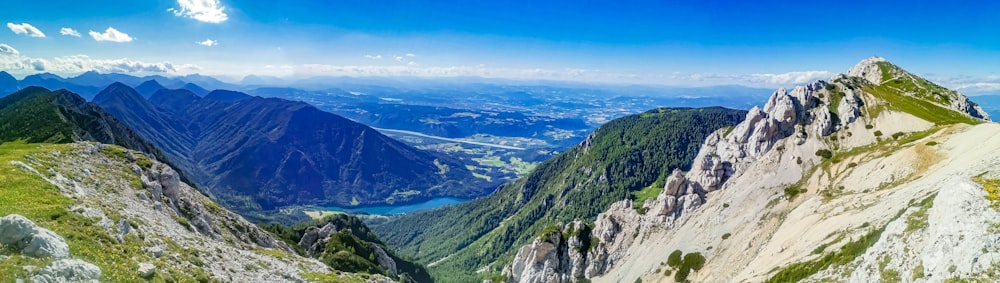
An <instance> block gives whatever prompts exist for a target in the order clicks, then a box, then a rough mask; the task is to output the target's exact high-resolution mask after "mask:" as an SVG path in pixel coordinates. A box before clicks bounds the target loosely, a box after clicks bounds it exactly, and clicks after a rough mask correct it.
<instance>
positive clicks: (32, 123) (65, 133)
mask: <svg viewBox="0 0 1000 283" xmlns="http://www.w3.org/2000/svg"><path fill="white" fill-rule="evenodd" d="M15 140H23V141H26V142H30V143H67V142H75V141H91V142H99V143H104V144H117V145H120V146H123V147H126V148H130V149H134V150H138V151H141V152H145V153H148V154H150V155H153V156H154V157H156V158H158V159H160V160H163V161H165V162H166V160H167V157H166V155H164V154H163V153H162V152H161V151H160V150H159V149H158V148H157V147H155V146H154V145H153V144H152V143H150V142H149V141H148V140H146V139H144V138H143V137H141V136H140V135H138V134H136V133H135V132H134V131H133V130H132V129H131V128H129V127H128V126H127V125H125V124H123V123H121V122H119V121H118V119H115V118H114V117H113V116H111V115H110V114H108V113H107V112H105V111H104V109H102V108H101V107H99V106H98V105H97V104H94V103H90V102H87V101H86V100H84V99H83V98H82V97H80V96H79V95H76V94H75V93H72V92H70V91H67V90H57V91H50V90H48V89H45V88H42V87H27V88H24V89H21V90H20V91H17V92H15V93H13V94H10V95H8V96H5V97H3V98H0V141H3V142H8V141H15Z"/></svg>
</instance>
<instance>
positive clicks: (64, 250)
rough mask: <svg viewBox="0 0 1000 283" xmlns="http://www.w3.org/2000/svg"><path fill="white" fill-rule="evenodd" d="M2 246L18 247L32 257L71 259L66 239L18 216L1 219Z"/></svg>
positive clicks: (0, 239) (0, 242)
mask: <svg viewBox="0 0 1000 283" xmlns="http://www.w3.org/2000/svg"><path fill="white" fill-rule="evenodd" d="M0 244H5V245H12V246H14V247H17V248H18V249H19V250H20V251H21V253H22V254H24V255H26V256H30V257H38V258H43V257H52V258H67V257H69V245H67V244H66V240H65V239H63V238H62V237H61V236H59V235H58V234H56V233H55V232H52V231H51V230H49V229H45V228H41V227H38V226H37V225H35V223H34V222H31V220H28V218H25V217H24V216H21V215H17V214H11V215H7V216H4V217H2V218H0Z"/></svg>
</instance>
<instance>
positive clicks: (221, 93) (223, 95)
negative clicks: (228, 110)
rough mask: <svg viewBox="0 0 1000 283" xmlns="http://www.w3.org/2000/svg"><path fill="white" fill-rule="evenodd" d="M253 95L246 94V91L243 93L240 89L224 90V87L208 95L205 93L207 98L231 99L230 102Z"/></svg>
mask: <svg viewBox="0 0 1000 283" xmlns="http://www.w3.org/2000/svg"><path fill="white" fill-rule="evenodd" d="M252 97H253V96H250V95H249V94H246V93H242V92H238V91H231V90H224V89H217V90H213V91H212V92H209V93H208V94H207V95H205V99H209V100H218V101H229V102H235V101H240V100H245V99H250V98H252Z"/></svg>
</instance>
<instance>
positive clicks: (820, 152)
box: [816, 149, 833, 159]
mask: <svg viewBox="0 0 1000 283" xmlns="http://www.w3.org/2000/svg"><path fill="white" fill-rule="evenodd" d="M816 156H819V157H822V158H823V159H830V158H831V157H833V152H832V151H830V150H829V149H820V150H817V151H816Z"/></svg>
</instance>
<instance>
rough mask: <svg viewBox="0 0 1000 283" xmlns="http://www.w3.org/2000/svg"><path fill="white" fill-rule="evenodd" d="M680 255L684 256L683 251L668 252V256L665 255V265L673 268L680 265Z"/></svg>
mask: <svg viewBox="0 0 1000 283" xmlns="http://www.w3.org/2000/svg"><path fill="white" fill-rule="evenodd" d="M682 256H684V252H681V251H680V250H675V251H674V252H672V253H670V256H668V257H667V265H669V266H670V267H673V268H677V267H678V266H681V260H682V258H681V257H682Z"/></svg>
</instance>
